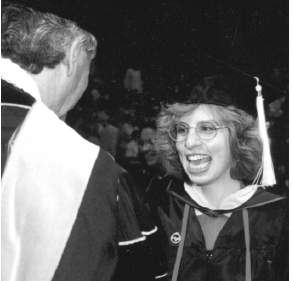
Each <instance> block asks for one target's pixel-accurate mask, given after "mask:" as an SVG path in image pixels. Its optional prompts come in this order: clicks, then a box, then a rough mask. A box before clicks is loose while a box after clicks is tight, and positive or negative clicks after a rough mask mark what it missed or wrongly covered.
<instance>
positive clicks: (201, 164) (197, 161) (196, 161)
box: [187, 154, 212, 170]
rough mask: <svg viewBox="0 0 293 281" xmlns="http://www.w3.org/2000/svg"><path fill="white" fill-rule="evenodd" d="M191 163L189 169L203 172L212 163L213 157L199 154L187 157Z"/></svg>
mask: <svg viewBox="0 0 293 281" xmlns="http://www.w3.org/2000/svg"><path fill="white" fill-rule="evenodd" d="M187 160H188V161H189V167H190V168H191V169H192V170H202V169H205V168H206V167H207V166H208V165H209V164H210V163H211V160H212V159H211V157H210V156H208V155H203V154H197V155H190V156H187Z"/></svg>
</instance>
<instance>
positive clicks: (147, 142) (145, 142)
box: [138, 138, 156, 148]
mask: <svg viewBox="0 0 293 281" xmlns="http://www.w3.org/2000/svg"><path fill="white" fill-rule="evenodd" d="M155 143H156V139H155V138H153V139H146V140H138V147H139V148H143V147H144V146H145V145H146V146H147V147H148V148H149V147H151V146H153V145H154V144H155Z"/></svg>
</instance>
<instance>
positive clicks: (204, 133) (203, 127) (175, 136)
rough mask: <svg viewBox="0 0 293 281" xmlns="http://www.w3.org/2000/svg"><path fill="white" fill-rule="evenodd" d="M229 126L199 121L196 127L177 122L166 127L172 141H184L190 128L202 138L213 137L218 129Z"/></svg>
mask: <svg viewBox="0 0 293 281" xmlns="http://www.w3.org/2000/svg"><path fill="white" fill-rule="evenodd" d="M224 128H229V127H228V126H216V125H215V124H213V123H211V122H200V123H198V124H197V126H196V127H189V126H188V125H187V124H184V123H179V124H173V125H171V127H170V128H169V129H168V133H169V136H170V138H171V139H172V140H174V141H177V142H178V141H184V140H185V139H186V138H187V136H188V133H189V130H190V129H195V131H196V134H197V136H198V137H199V138H201V139H202V140H211V139H213V138H214V137H215V136H216V135H217V133H218V130H219V129H224Z"/></svg>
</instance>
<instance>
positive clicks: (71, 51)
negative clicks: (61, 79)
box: [63, 38, 81, 77]
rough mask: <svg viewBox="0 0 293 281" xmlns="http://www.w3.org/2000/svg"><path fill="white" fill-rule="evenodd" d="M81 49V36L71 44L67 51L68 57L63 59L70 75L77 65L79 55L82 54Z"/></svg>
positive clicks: (67, 73)
mask: <svg viewBox="0 0 293 281" xmlns="http://www.w3.org/2000/svg"><path fill="white" fill-rule="evenodd" d="M80 50H81V42H80V38H76V39H75V40H74V41H73V42H72V44H71V46H70V47H69V48H68V49H67V51H66V57H65V59H64V60H63V63H64V64H65V65H66V67H67V70H66V75H67V76H68V77H70V76H71V75H72V74H73V73H74V71H75V69H76V67H77V62H78V57H79V55H80Z"/></svg>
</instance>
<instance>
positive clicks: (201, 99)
mask: <svg viewBox="0 0 293 281" xmlns="http://www.w3.org/2000/svg"><path fill="white" fill-rule="evenodd" d="M256 84H257V82H256V79H255V78H254V77H248V76H243V75H242V76H240V75H229V74H228V75H226V74H223V75H215V76H209V77H204V78H200V79H198V78H197V79H194V80H193V81H192V82H191V83H189V84H188V85H187V87H186V88H185V89H184V92H183V93H182V94H181V95H179V96H177V97H176V98H175V99H174V100H173V101H172V102H179V103H185V104H193V103H203V104H216V105H220V106H229V105H233V106H235V107H237V108H240V109H242V110H244V111H246V112H247V113H249V114H251V115H253V116H254V117H257V108H256V97H257V95H258V94H257V91H256V88H255V87H256ZM259 84H261V86H262V92H263V93H264V95H263V100H264V106H265V107H266V106H268V105H269V104H270V103H272V102H274V101H275V100H277V99H279V98H281V97H282V96H284V95H285V93H284V92H283V91H282V90H279V89H276V88H274V87H273V86H272V85H268V84H267V83H265V82H263V81H260V82H259Z"/></svg>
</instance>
